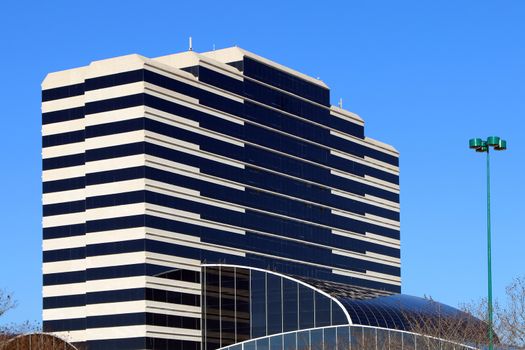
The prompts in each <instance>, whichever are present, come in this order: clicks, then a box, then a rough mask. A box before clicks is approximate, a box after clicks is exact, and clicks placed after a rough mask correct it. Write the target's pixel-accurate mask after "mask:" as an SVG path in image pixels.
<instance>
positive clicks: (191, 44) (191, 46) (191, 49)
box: [188, 36, 193, 51]
mask: <svg viewBox="0 0 525 350" xmlns="http://www.w3.org/2000/svg"><path fill="white" fill-rule="evenodd" d="M189 41H190V43H189V44H190V47H189V49H188V50H189V51H193V43H192V40H191V36H190V40H189Z"/></svg>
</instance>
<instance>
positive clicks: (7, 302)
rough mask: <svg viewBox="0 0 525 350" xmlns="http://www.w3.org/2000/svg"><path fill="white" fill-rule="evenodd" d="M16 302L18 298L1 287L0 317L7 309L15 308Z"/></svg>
mask: <svg viewBox="0 0 525 350" xmlns="http://www.w3.org/2000/svg"><path fill="white" fill-rule="evenodd" d="M16 304H17V303H16V300H15V299H14V298H13V297H12V295H11V294H10V293H7V292H5V291H3V290H1V289H0V317H2V316H3V315H4V314H5V313H6V312H7V311H9V310H11V309H14V308H15V307H16Z"/></svg>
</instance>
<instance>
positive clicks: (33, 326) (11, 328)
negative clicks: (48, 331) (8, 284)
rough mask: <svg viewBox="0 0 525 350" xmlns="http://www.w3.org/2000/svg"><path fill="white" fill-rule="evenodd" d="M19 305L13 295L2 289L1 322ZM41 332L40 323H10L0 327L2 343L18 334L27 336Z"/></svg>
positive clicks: (0, 301)
mask: <svg viewBox="0 0 525 350" xmlns="http://www.w3.org/2000/svg"><path fill="white" fill-rule="evenodd" d="M17 305H18V303H17V301H16V300H15V299H14V298H13V295H12V294H11V293H8V292H6V291H4V290H1V289H0V320H1V319H2V316H3V315H5V313H6V312H8V311H9V310H12V309H14V308H15V307H16V306H17ZM40 330H41V327H40V325H39V324H38V322H36V321H35V322H30V321H25V322H23V323H9V324H1V325H0V341H1V340H4V339H7V338H11V337H12V336H14V335H17V334H25V333H32V332H38V331H40Z"/></svg>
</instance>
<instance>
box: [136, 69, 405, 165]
mask: <svg viewBox="0 0 525 350" xmlns="http://www.w3.org/2000/svg"><path fill="white" fill-rule="evenodd" d="M203 69H204V71H210V70H208V69H207V68H203V67H201V70H203ZM230 80H234V79H230ZM145 81H147V82H150V83H152V84H155V85H157V86H160V87H163V88H166V89H169V90H172V91H176V92H181V93H183V94H186V95H189V96H193V97H195V98H198V99H201V100H202V96H201V95H199V94H198V89H197V88H195V87H193V86H190V85H188V84H184V83H183V82H180V81H178V80H176V79H170V78H169V77H167V76H165V75H161V74H158V73H154V72H151V71H147V70H146V71H145ZM201 81H202V80H201ZM204 82H205V83H208V84H209V83H211V82H210V81H204ZM252 83H253V82H252ZM212 85H215V86H218V87H220V88H223V89H224V88H225V86H224V85H222V86H221V85H220V84H213V83H212ZM226 90H228V91H232V89H228V88H226ZM244 106H245V108H246V107H247V106H251V107H252V109H255V110H256V109H257V108H260V109H261V111H262V114H264V116H259V118H256V119H251V120H253V121H255V122H257V123H261V124H264V125H266V126H269V127H273V128H275V129H277V130H281V131H284V132H289V133H290V134H292V135H295V136H300V137H303V138H305V139H306V140H312V141H316V142H319V141H321V140H320V139H319V136H318V135H320V134H322V135H326V136H328V134H329V133H328V132H324V131H327V129H323V128H321V127H319V126H317V125H315V124H311V123H308V122H306V121H301V120H299V119H297V118H293V117H289V116H287V115H286V114H282V113H279V112H277V111H275V110H272V109H268V108H265V107H264V106H260V105H258V104H254V103H251V102H249V101H245V102H244ZM218 109H221V108H220V106H219V108H218ZM329 113H330V112H329V111H328V114H329ZM252 114H253V116H257V113H253V112H249V111H248V110H247V109H246V110H245V113H244V114H243V115H240V117H243V118H248V115H252ZM259 114H260V113H259ZM272 114H274V115H275V114H277V115H278V117H277V118H273V119H272V118H270V117H269V115H272ZM248 119H250V118H248ZM269 119H271V120H272V121H273V123H275V122H277V124H268V120H269ZM292 119H293V120H292ZM329 119H333V120H334V123H335V124H337V125H338V126H341V125H343V126H344V125H352V127H354V125H355V124H353V123H351V122H349V121H343V120H341V119H339V118H336V117H333V116H331V115H328V116H327V120H329ZM327 120H323V121H322V123H320V124H321V125H327ZM283 121H284V122H285V123H283ZM291 124H294V125H293V127H292V128H289V129H287V128H286V126H290V125H291ZM355 127H356V128H357V129H352V131H351V132H350V134H352V135H355V134H356V133H357V134H358V135H359V136H357V137H359V138H363V136H362V130H363V128H362V126H358V125H355ZM304 129H312V130H315V131H314V132H311V133H308V134H302V133H303V132H304ZM335 129H336V130H340V131H342V132H345V127H343V128H342V129H341V128H338V127H336V128H335ZM347 131H348V130H347ZM338 141H339V140H338ZM319 143H320V144H324V145H326V146H328V147H333V146H332V145H330V144H328V143H326V142H323V141H321V142H319ZM346 144H352V145H353V146H352V147H353V148H354V149H353V150H352V151H351V152H350V153H351V154H362V155H361V157H364V156H365V155H367V156H369V157H372V158H376V157H379V159H380V160H382V161H385V162H387V163H391V164H393V165H395V166H397V164H398V163H397V162H398V160H397V157H394V156H391V155H389V154H387V153H384V152H381V151H378V150H375V149H372V148H369V147H364V146H363V145H360V144H357V143H353V142H348V141H347V142H346ZM346 146H348V145H346ZM341 150H345V147H343V148H342V149H341ZM356 151H357V152H356ZM359 151H361V152H359ZM363 151H365V152H367V151H369V152H370V153H363Z"/></svg>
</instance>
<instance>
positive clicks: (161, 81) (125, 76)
mask: <svg viewBox="0 0 525 350" xmlns="http://www.w3.org/2000/svg"><path fill="white" fill-rule="evenodd" d="M142 74H144V76H145V78H144V80H145V81H148V82H151V83H153V84H155V85H158V86H161V87H163V88H167V89H170V90H173V91H176V92H179V93H183V94H187V95H188V96H192V97H195V98H198V99H202V97H203V96H202V95H203V94H204V95H213V94H212V93H210V92H208V91H204V90H201V89H199V88H197V87H194V86H191V85H188V84H185V83H183V82H180V81H178V80H175V79H171V78H169V77H167V76H165V75H160V74H158V73H154V72H151V71H148V70H146V71H144V73H141V71H132V72H124V73H119V74H115V75H112V76H107V77H100V78H96V79H95V80H104V79H105V80H106V82H105V83H104V84H93V85H92V86H93V87H96V88H100V87H99V86H103V87H109V86H118V85H120V84H128V83H132V82H135V81H141V80H142V78H141V77H142ZM130 76H133V77H134V78H129V77H130ZM119 77H120V78H119ZM88 81H89V80H88ZM207 83H209V82H207ZM111 84H114V85H111ZM88 85H89V84H88ZM219 87H221V86H219ZM221 88H223V87H221ZM88 90H93V89H90V88H88ZM277 93H278V92H277ZM219 109H220V108H219ZM265 114H266V115H267V114H268V111H266V112H265ZM266 115H265V118H263V119H261V120H262V121H265V120H266V119H267V116H266ZM328 116H329V117H330V115H329V112H328ZM241 117H244V116H243V115H241ZM283 118H284V119H290V117H288V118H286V117H285V116H284V115H281V116H280V118H279V119H283ZM332 118H333V119H334V120H337V121H339V120H338V119H339V118H335V117H332ZM342 122H343V125H345V124H351V123H350V122H348V121H342ZM322 124H324V125H326V121H323V123H322ZM281 126H282V125H281ZM303 128H304V127H303ZM303 128H294V132H293V134H295V135H297V132H300V131H301V129H303ZM278 129H280V130H283V131H285V130H284V129H282V128H278ZM336 130H337V128H336ZM341 131H343V130H341ZM317 134H319V133H317ZM313 135H315V133H314V134H313ZM313 135H309V136H313ZM298 136H301V135H298ZM361 138H362V137H361ZM307 139H312V138H311V137H307ZM346 143H348V142H346ZM328 146H330V145H328ZM359 146H361V145H359ZM361 147H362V146H361ZM365 148H366V147H365ZM366 149H369V148H366ZM370 150H371V154H366V155H368V156H370V157H372V158H375V157H376V156H378V155H381V154H383V155H385V156H386V158H387V159H385V157H384V156H382V158H383V159H381V160H383V161H386V162H388V163H390V162H393V163H395V164H394V165H397V158H396V157H392V156H390V155H387V154H386V153H382V152H380V151H377V150H373V149H370ZM352 153H353V154H355V150H354V152H352ZM363 156H364V155H363ZM388 158H389V159H388Z"/></svg>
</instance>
